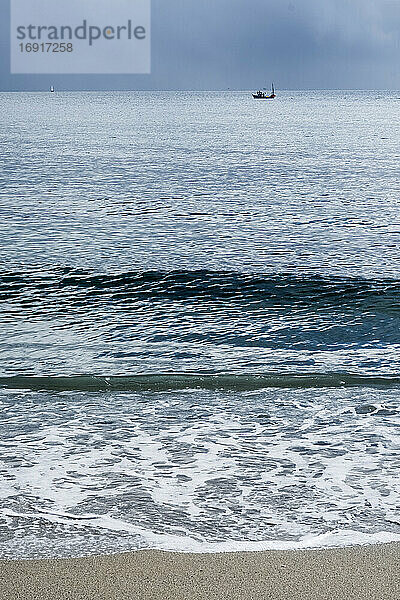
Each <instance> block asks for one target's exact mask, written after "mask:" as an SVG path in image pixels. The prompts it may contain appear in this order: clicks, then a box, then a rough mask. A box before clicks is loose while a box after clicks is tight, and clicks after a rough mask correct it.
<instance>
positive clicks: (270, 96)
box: [253, 84, 276, 100]
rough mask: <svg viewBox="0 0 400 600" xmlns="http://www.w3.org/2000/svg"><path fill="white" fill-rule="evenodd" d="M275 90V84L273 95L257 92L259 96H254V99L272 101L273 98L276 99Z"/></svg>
mask: <svg viewBox="0 0 400 600" xmlns="http://www.w3.org/2000/svg"><path fill="white" fill-rule="evenodd" d="M275 97H276V95H275V88H274V84H272V92H271V94H269V95H267V94H266V93H265V92H261V91H259V92H257V94H253V98H255V99H256V100H272V99H273V98H275Z"/></svg>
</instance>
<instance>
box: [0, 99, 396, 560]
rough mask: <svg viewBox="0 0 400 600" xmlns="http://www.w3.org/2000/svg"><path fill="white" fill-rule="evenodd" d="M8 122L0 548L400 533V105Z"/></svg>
mask: <svg viewBox="0 0 400 600" xmlns="http://www.w3.org/2000/svg"><path fill="white" fill-rule="evenodd" d="M0 109H1V115H2V116H1V120H0V144H1V146H0V148H1V151H0V214H1V228H0V557H28V558H31V557H41V556H76V555H85V554H98V553H104V552H117V551H120V550H132V549H137V548H162V549H175V550H193V551H207V552H213V551H219V550H237V549H249V550H250V549H262V548H291V547H292V548H300V547H312V546H314V547H321V546H329V545H342V544H349V543H350V544H351V543H373V542H377V541H389V540H400V518H399V514H400V513H399V511H400V333H399V329H400V179H399V177H398V165H399V161H400V146H399V140H400V121H399V119H398V111H399V109H400V97H399V94H398V93H394V92H373V91H372V92H331V91H330V92H281V93H279V95H278V98H277V99H276V100H275V101H273V102H258V101H254V100H253V99H252V97H251V96H250V95H249V94H248V93H244V92H243V93H242V92H240V93H239V92H237V93H236V92H235V93H189V92H187V93H174V92H169V93H166V92H165V93H161V92H157V93H150V92H140V93H138V92H136V93H133V92H132V93H129V92H124V93H122V92H121V93H119V92H114V93H113V92H107V93H105V92H103V93H62V92H56V93H55V94H49V93H35V94H29V93H12V94H11V93H10V94H5V93H3V94H1V95H0Z"/></svg>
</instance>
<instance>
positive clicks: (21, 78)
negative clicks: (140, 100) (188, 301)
mask: <svg viewBox="0 0 400 600" xmlns="http://www.w3.org/2000/svg"><path fill="white" fill-rule="evenodd" d="M55 1H56V0H55ZM63 1H64V0H63ZM82 1H83V2H84V0H82ZM133 1H134V0H133ZM110 2H112V0H110ZM0 12H1V19H0V90H1V91H13V90H42V89H45V90H47V89H48V88H49V85H50V84H54V85H55V86H56V88H57V89H64V90H107V89H113V90H116V89H121V90H136V89H137V90H157V89H159V90H223V89H231V90H247V89H259V88H263V87H269V86H270V83H271V82H272V81H274V82H275V84H276V87H277V88H278V89H288V90H301V89H366V90H368V89H371V90H372V89H378V88H379V89H390V90H397V89H399V88H400V0H152V27H151V39H152V66H151V74H149V75H135V74H131V75H90V74H89V75H60V74H58V75H11V74H10V51H9V38H10V25H9V21H10V0H0Z"/></svg>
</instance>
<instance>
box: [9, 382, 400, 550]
mask: <svg viewBox="0 0 400 600" xmlns="http://www.w3.org/2000/svg"><path fill="white" fill-rule="evenodd" d="M399 398H400V391H398V390H372V389H363V388H354V389H350V390H340V389H339V390H338V389H326V390H273V389H272V390H261V391H257V392H245V393H228V392H211V391H199V390H196V391H195V390H193V391H191V392H187V391H185V392H173V393H168V392H163V393H147V394H146V393H136V394H124V393H116V392H114V393H112V394H99V393H95V394H87V393H86V394H82V393H76V392H70V393H68V394H54V395H45V394H43V393H42V394H40V393H33V392H31V393H22V392H21V393H20V395H19V396H18V395H15V394H13V395H12V396H7V394H6V393H5V392H3V393H2V400H3V408H4V411H3V415H5V417H4V420H3V421H4V424H5V427H6V428H7V431H8V433H9V435H8V437H7V438H6V437H5V436H4V437H3V442H1V445H0V451H1V455H2V457H3V461H4V462H3V475H4V477H3V481H2V485H1V486H0V511H1V512H0V514H1V515H2V517H3V526H1V527H0V554H1V555H2V556H31V555H32V554H33V555H35V556H47V555H51V556H53V555H55V556H64V555H75V554H79V555H81V554H93V553H101V552H117V551H120V550H133V549H140V548H159V549H164V550H176V551H192V552H225V551H235V550H262V549H273V548H277V549H278V548H281V549H283V548H288V549H289V548H308V547H316V548H318V547H329V546H342V545H348V544H365V543H377V542H388V541H399V540H400V520H399V519H398V518H397V516H396V515H397V514H398V508H399V497H400V477H399V466H400V463H399V461H400V454H399V449H400V437H399V428H398V425H399V415H398V412H397V402H398V399H399ZM367 405H368V406H369V407H370V408H368V406H367ZM372 406H373V407H374V408H371V407H372ZM360 407H361V412H359V413H358V412H356V410H355V409H356V408H358V410H359V409H360ZM363 407H367V409H366V410H370V411H372V412H370V413H368V412H366V413H364V411H363ZM26 414H29V421H28V422H27V423H26V424H25V425H23V422H24V419H25V415H26ZM32 536H33V537H34V538H35V543H32Z"/></svg>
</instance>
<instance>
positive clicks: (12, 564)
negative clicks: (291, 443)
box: [0, 544, 400, 600]
mask: <svg viewBox="0 0 400 600" xmlns="http://www.w3.org/2000/svg"><path fill="white" fill-rule="evenodd" d="M0 598H1V600H64V599H65V600H67V599H68V600H78V599H79V600H141V599H143V600H150V599H151V600H203V599H204V600H217V599H218V600H220V599H221V600H222V599H224V600H225V599H226V600H228V599H229V600H239V599H240V600H260V599H265V600H267V599H268V600H283V599H285V600H396V599H397V598H400V544H382V545H376V546H364V547H353V548H344V549H329V550H304V551H303V550H296V551H268V552H246V553H243V552H240V553H227V554H179V553H172V552H160V551H140V552H131V553H125V554H118V555H113V556H98V557H89V558H79V559H57V560H32V561H0Z"/></svg>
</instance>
